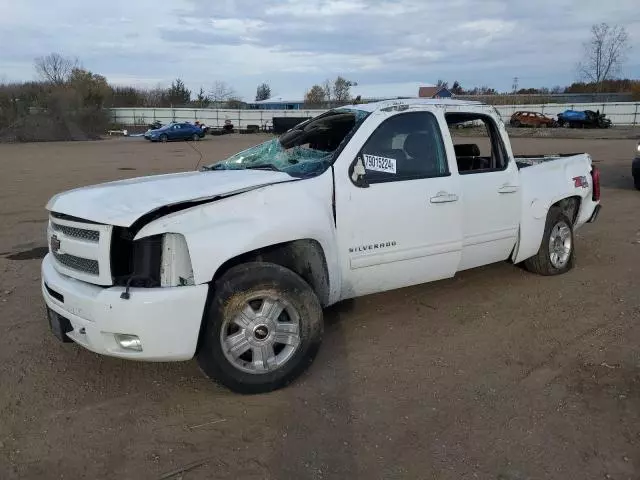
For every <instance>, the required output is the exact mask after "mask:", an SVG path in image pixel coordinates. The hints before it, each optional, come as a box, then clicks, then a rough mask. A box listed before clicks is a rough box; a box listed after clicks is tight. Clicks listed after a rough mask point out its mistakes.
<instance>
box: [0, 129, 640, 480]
mask: <svg viewBox="0 0 640 480" xmlns="http://www.w3.org/2000/svg"><path fill="white" fill-rule="evenodd" d="M258 141H260V138H259V136H239V135H232V136H227V137H218V138H214V137H207V139H206V140H205V141H202V142H200V143H198V144H197V147H198V148H199V149H201V151H202V152H203V153H204V157H205V161H206V162H212V161H214V160H217V159H220V158H223V157H225V156H226V155H228V154H230V153H233V152H235V151H237V150H238V149H240V147H245V146H249V145H251V144H255V143H257V142H258ZM634 146H635V141H634V140H629V139H627V140H594V139H583V140H580V139H543V138H516V139H515V140H514V150H515V152H516V153H518V154H528V153H536V152H537V153H551V152H575V151H587V152H590V153H591V154H592V156H593V158H594V159H595V161H596V162H598V166H599V167H600V168H601V170H602V172H603V185H604V189H603V204H604V208H603V211H602V214H601V216H600V218H599V221H598V222H597V223H595V224H593V225H588V226H586V227H585V228H584V229H583V230H581V231H580V232H579V233H578V235H577V240H576V243H577V266H576V268H575V269H574V270H573V271H572V272H570V273H569V274H567V275H564V276H561V277H553V278H543V277H539V276H535V275H532V274H529V273H527V272H525V271H524V270H522V269H521V268H518V267H515V266H512V265H508V264H498V265H493V266H489V267H485V268H480V269H476V270H472V271H467V272H464V273H462V274H460V275H458V276H457V277H456V278H454V279H451V280H446V281H441V282H436V283H432V284H427V285H421V286H416V287H411V288H405V289H401V290H396V291H393V292H388V293H384V294H378V295H372V296H368V297H364V298H360V299H357V300H355V301H351V302H345V303H343V304H340V305H338V306H336V307H333V308H331V309H330V310H328V311H327V312H326V322H327V328H326V334H325V340H324V344H323V347H322V349H321V352H320V354H319V356H318V358H317V359H316V362H315V363H314V364H313V366H312V367H311V368H310V370H309V371H308V372H307V373H306V374H305V375H304V376H303V377H302V378H301V379H300V380H298V381H297V382H295V383H294V384H293V385H291V386H290V387H289V388H286V389H284V390H281V391H278V392H274V393H271V394H266V395H259V396H239V395H235V394H232V393H230V392H229V391H227V390H225V389H224V388H221V387H219V386H217V385H216V384H214V383H212V382H210V381H208V380H206V379H205V378H204V377H203V376H202V375H201V374H200V372H199V370H198V368H197V366H196V364H195V362H193V361H190V362H185V363H175V364H145V363H135V362H128V361H121V360H117V359H112V358H106V357H100V356H98V355H95V354H93V353H91V352H88V351H86V350H83V349H82V348H80V347H78V346H76V345H73V344H61V343H58V342H57V341H56V340H55V338H54V337H53V335H52V334H50V332H49V331H48V326H47V323H46V319H45V312H44V307H43V302H42V300H41V295H40V290H39V288H40V287H39V266H40V258H41V257H42V256H43V255H44V251H45V247H46V243H45V239H44V234H45V226H46V218H47V215H46V212H45V210H44V205H45V203H46V202H47V200H48V199H49V197H51V196H52V195H53V194H55V193H57V192H60V191H62V190H66V189H69V188H73V187H77V186H83V185H88V184H93V183H97V182H102V181H107V180H113V179H118V178H127V177H134V176H139V175H146V174H152V173H161V172H171V171H183V170H190V169H193V168H194V166H195V165H196V163H197V161H198V158H199V156H198V154H197V153H196V152H195V151H193V150H192V149H191V147H190V146H189V144H187V143H171V144H157V145H156V144H154V145H150V144H148V143H146V142H145V141H144V140H142V139H133V138H131V139H111V140H105V141H99V142H78V143H42V144H28V145H0V171H1V172H2V173H1V175H0V219H1V221H2V228H1V230H0V478H1V479H17V478H28V479H31V478H47V479H49V478H52V479H53V478H66V479H77V478H88V479H97V478H122V479H129V478H134V479H147V478H148V479H167V478H171V479H178V478H184V479H187V480H191V479H227V478H228V479H236V478H255V479H266V478H273V479H281V478H292V479H303V478H312V479H327V478H340V479H352V478H353V479H355V478H362V479H373V478H420V479H500V480H524V479H563V480H567V479H580V480H583V479H601V478H602V479H624V480H626V479H638V478H640V346H639V345H640V192H638V191H635V190H633V188H632V181H631V177H630V164H631V158H632V157H633V152H634V148H635V147H634Z"/></svg>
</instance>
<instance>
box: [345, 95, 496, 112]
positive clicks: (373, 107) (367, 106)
mask: <svg viewBox="0 0 640 480" xmlns="http://www.w3.org/2000/svg"><path fill="white" fill-rule="evenodd" d="M395 105H409V106H410V105H450V106H457V105H484V104H483V103H482V102H476V101H472V100H451V99H448V98H403V99H397V100H383V101H381V102H373V103H362V104H358V105H347V108H357V109H358V110H364V111H365V112H375V111H377V110H381V109H383V108H387V107H393V106H395Z"/></svg>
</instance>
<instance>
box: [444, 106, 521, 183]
mask: <svg viewBox="0 0 640 480" xmlns="http://www.w3.org/2000/svg"><path fill="white" fill-rule="evenodd" d="M523 115H525V116H526V115H528V114H527V113H523ZM445 119H446V120H447V125H448V126H449V132H450V134H451V140H452V141H453V147H454V151H455V154H456V162H457V164H458V172H459V173H460V175H469V174H476V173H486V172H494V171H501V170H504V169H506V168H507V165H508V162H509V157H508V154H507V150H506V148H505V145H504V141H503V139H502V135H501V134H500V130H499V129H498V125H497V124H496V122H495V120H494V119H493V118H491V117H490V116H489V115H485V114H477V113H457V112H456V113H446V114H445ZM463 122H472V123H473V128H471V129H466V130H464V131H462V130H460V129H458V128H456V125H458V124H460V123H463Z"/></svg>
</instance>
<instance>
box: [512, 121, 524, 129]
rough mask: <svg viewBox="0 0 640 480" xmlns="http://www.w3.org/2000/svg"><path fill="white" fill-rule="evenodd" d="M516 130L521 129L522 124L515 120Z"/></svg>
mask: <svg viewBox="0 0 640 480" xmlns="http://www.w3.org/2000/svg"><path fill="white" fill-rule="evenodd" d="M512 125H513V127H514V128H520V127H521V126H522V124H521V123H520V122H519V121H518V120H514V121H513V123H512Z"/></svg>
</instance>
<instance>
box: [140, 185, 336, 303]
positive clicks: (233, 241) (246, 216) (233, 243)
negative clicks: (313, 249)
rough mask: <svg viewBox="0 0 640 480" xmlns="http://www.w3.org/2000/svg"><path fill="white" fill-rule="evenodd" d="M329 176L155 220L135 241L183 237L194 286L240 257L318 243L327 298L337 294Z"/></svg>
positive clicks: (246, 193) (271, 188) (218, 201)
mask: <svg viewBox="0 0 640 480" xmlns="http://www.w3.org/2000/svg"><path fill="white" fill-rule="evenodd" d="M332 186H333V184H332V179H331V175H330V174H329V175H321V176H319V177H316V178H313V179H308V180H304V181H298V182H288V183H281V184H277V185H270V186H268V187H263V188H260V189H257V190H252V191H250V192H245V193H242V194H239V195H235V196H232V197H228V198H223V199H220V200H217V201H214V202H212V203H207V204H203V205H198V206H195V207H192V208H190V209H187V210H183V211H180V212H176V213H173V214H170V215H167V216H165V217H162V218H159V219H157V220H154V221H153V222H151V223H149V224H147V225H146V226H144V227H143V228H142V229H141V230H140V231H139V232H138V234H137V235H136V237H135V239H136V240H137V239H140V238H144V237H148V236H152V235H158V234H162V233H179V234H182V235H184V237H185V238H186V241H187V246H188V249H189V255H190V257H191V263H192V267H193V275H194V281H195V283H196V284H201V283H206V282H210V281H211V280H212V279H213V277H214V275H215V273H216V271H217V270H218V269H219V268H220V267H221V266H222V265H223V264H224V263H225V262H227V261H228V260H231V259H233V258H235V257H237V256H239V255H242V254H245V253H248V252H251V251H254V250H257V249H260V248H264V247H268V246H271V245H276V244H280V243H285V242H289V241H293V240H302V239H310V240H315V241H317V242H318V243H319V244H320V246H321V247H322V249H323V252H324V255H325V259H326V261H327V269H328V271H329V282H330V286H331V287H330V289H331V295H333V293H334V290H335V291H339V289H338V286H339V279H338V278H336V277H335V275H336V274H337V272H338V271H339V269H338V259H337V257H336V255H337V249H336V247H335V245H336V244H337V241H336V231H335V225H334V221H333V212H332V206H331V201H332V200H331V199H332V197H331V189H332Z"/></svg>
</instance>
